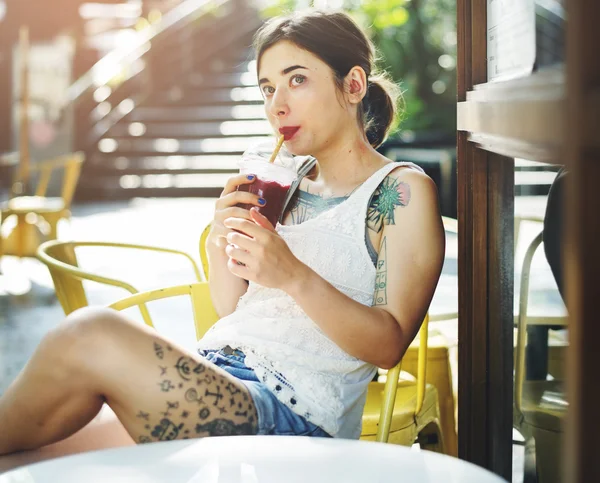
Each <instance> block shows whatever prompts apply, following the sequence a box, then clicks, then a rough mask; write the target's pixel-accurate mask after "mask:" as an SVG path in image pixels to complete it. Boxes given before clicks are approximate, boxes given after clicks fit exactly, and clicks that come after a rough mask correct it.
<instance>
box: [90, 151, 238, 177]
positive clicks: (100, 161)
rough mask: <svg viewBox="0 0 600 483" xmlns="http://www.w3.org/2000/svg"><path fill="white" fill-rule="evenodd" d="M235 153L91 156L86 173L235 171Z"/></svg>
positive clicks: (236, 158)
mask: <svg viewBox="0 0 600 483" xmlns="http://www.w3.org/2000/svg"><path fill="white" fill-rule="evenodd" d="M239 160H240V156H239V155H209V156H182V155H166V156H146V157H133V156H131V157H127V156H118V157H113V156H110V157H109V156H106V155H104V156H103V155H95V156H94V157H92V158H91V159H90V160H89V161H88V162H87V163H86V173H87V172H91V171H93V172H94V173H98V174H101V175H102V174H103V173H104V174H106V173H118V174H136V173H169V172H177V173H179V172H182V173H185V172H190V173H191V172H210V171H214V172H218V171H237V169H238V166H237V163H238V161H239Z"/></svg>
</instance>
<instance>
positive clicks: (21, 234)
mask: <svg viewBox="0 0 600 483" xmlns="http://www.w3.org/2000/svg"><path fill="white" fill-rule="evenodd" d="M83 160H84V155H83V153H80V152H78V153H74V154H68V155H65V156H61V157H59V158H56V159H51V160H48V161H42V162H39V163H37V164H35V165H33V166H32V167H31V168H29V173H27V175H26V176H24V179H21V175H20V174H17V175H16V177H15V179H14V180H13V192H12V194H13V196H12V197H11V198H10V199H9V200H8V201H7V202H6V203H4V204H3V205H2V207H1V208H0V213H1V215H2V216H1V217H0V218H1V220H2V223H1V224H0V237H1V236H2V227H3V226H4V224H5V223H6V222H8V221H9V220H11V219H13V220H14V219H16V224H15V227H14V229H13V230H12V232H10V233H9V234H8V235H7V236H6V239H5V240H4V241H3V253H4V254H5V255H16V256H18V257H28V256H35V254H36V251H37V248H38V247H39V245H40V244H41V242H42V241H43V240H44V239H48V240H55V239H56V238H57V226H58V222H59V221H60V220H61V219H63V218H64V219H69V218H70V216H71V212H70V207H71V201H72V199H73V195H74V193H75V187H76V186H77V181H78V179H79V174H80V172H81V165H82V163H83ZM60 171H62V172H63V178H62V187H61V194H60V196H58V197H49V196H46V193H47V191H48V185H49V183H50V180H51V178H52V176H53V175H54V174H55V173H58V172H60ZM30 175H33V176H36V177H37V186H36V189H35V195H34V196H25V195H21V196H19V195H14V188H15V187H16V186H23V184H24V183H25V182H26V181H25V180H28V179H30ZM0 255H1V253H0Z"/></svg>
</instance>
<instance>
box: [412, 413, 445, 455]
mask: <svg viewBox="0 0 600 483" xmlns="http://www.w3.org/2000/svg"><path fill="white" fill-rule="evenodd" d="M417 443H419V446H420V447H421V449H426V450H428V451H434V452H435V453H445V451H444V438H443V436H442V428H441V426H440V424H439V421H432V422H431V423H429V424H428V425H427V426H425V427H424V428H423V429H422V430H421V431H420V432H419V435H418V436H417Z"/></svg>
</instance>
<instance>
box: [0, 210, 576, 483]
mask: <svg viewBox="0 0 600 483" xmlns="http://www.w3.org/2000/svg"><path fill="white" fill-rule="evenodd" d="M213 207H214V200H211V199H139V200H133V201H131V202H114V203H104V204H93V205H85V206H77V207H75V208H74V210H73V219H72V221H71V223H69V224H65V225H64V226H62V227H61V228H63V231H62V232H61V238H64V239H69V238H71V239H76V240H97V241H106V240H112V241H122V242H130V243H142V244H150V245H157V246H164V247H169V248H176V249H181V250H184V251H186V252H188V253H190V254H191V255H192V256H193V257H194V258H195V259H196V260H197V261H199V256H198V240H199V237H200V233H201V231H202V229H203V228H204V226H205V225H206V224H207V222H208V221H209V220H210V218H211V216H212V211H213ZM539 229H540V226H539V225H535V224H527V223H524V224H523V226H522V230H521V234H520V237H519V246H518V247H517V251H516V259H517V261H518V260H521V259H522V257H523V254H524V250H525V246H526V244H527V243H528V241H529V240H531V239H533V237H534V236H535V234H536V233H537V231H539ZM456 256H457V245H456V237H455V236H454V235H450V234H449V235H448V241H447V254H446V262H445V265H444V270H443V274H442V278H441V280H440V283H439V286H438V289H437V291H436V295H435V297H434V301H433V304H432V308H431V312H432V313H434V314H435V313H445V312H453V311H456V310H457V286H456V284H457V262H456ZM78 257H79V261H80V265H81V267H82V268H84V269H87V270H91V271H94V272H97V273H101V274H103V275H107V276H113V277H116V278H121V279H124V280H127V281H128V282H130V283H131V284H133V285H134V286H135V287H136V288H138V289H140V290H144V289H150V288H156V287H160V286H166V285H174V284H178V283H186V282H188V281H193V280H194V276H193V272H192V270H191V269H190V268H189V266H188V265H187V263H186V262H185V261H184V260H183V259H182V260H178V259H177V257H172V256H168V255H156V254H151V253H148V254H140V253H134V254H132V253H131V252H126V251H118V250H109V249H86V250H83V251H81V252H80V253H79V254H78ZM518 265H519V262H517V266H518ZM1 268H2V273H3V275H0V394H1V393H2V392H4V390H5V389H6V387H7V386H8V384H10V382H11V381H12V380H13V379H14V377H15V376H16V374H17V373H18V372H19V371H20V370H21V368H22V367H23V366H24V364H25V363H26V361H27V359H28V358H29V357H30V355H31V354H32V353H33V351H34V350H35V347H36V346H37V344H38V343H39V341H40V340H41V338H42V337H43V336H44V334H45V333H46V332H47V331H48V330H49V329H50V328H52V327H54V326H55V325H56V324H58V323H60V321H61V319H62V318H63V312H62V309H61V307H60V305H59V304H58V302H57V301H56V299H55V297H54V295H53V287H52V281H51V279H50V277H49V275H48V272H47V270H46V268H45V267H44V266H43V265H42V264H40V263H39V262H38V261H36V260H33V259H25V260H17V259H15V258H13V257H4V258H3V260H2V262H1ZM533 274H534V276H533V277H532V282H531V290H532V296H531V310H532V311H533V312H534V313H535V312H536V311H544V312H545V313H547V312H548V311H550V312H553V313H557V314H560V313H564V307H562V303H561V302H560V298H559V296H558V293H557V292H556V287H555V284H554V282H553V279H552V276H551V273H550V270H549V267H548V266H547V264H546V262H545V260H544V259H543V255H541V250H540V253H538V255H537V256H536V258H535V259H534V271H533ZM517 275H518V270H517ZM86 289H87V290H88V293H89V302H90V304H99V305H106V304H108V303H110V302H112V301H114V300H116V299H118V298H119V297H122V296H125V295H127V294H126V293H125V292H124V291H121V290H120V289H114V288H106V287H105V286H100V285H97V284H93V283H86ZM515 303H517V301H515ZM151 313H152V315H153V319H154V320H155V323H156V325H157V328H158V330H160V331H161V332H163V333H165V334H167V335H168V336H170V337H172V338H173V339H174V340H176V341H177V342H178V343H180V344H181V345H183V346H184V347H188V348H190V349H192V348H193V346H194V339H195V336H194V331H193V327H192V324H191V322H190V320H191V319H190V312H189V307H186V306H185V305H176V303H173V302H168V303H161V304H158V305H157V306H156V307H155V308H152V309H151ZM131 316H132V317H134V318H137V319H138V320H139V319H140V317H139V314H138V313H137V312H136V311H131ZM437 327H438V328H439V329H440V330H441V331H443V333H444V335H445V336H446V338H447V339H448V341H449V343H450V344H451V345H454V347H455V346H456V341H457V328H456V320H452V321H446V322H441V323H438V326H437ZM453 353H454V354H456V351H454V352H453ZM452 363H453V364H452V365H453V366H454V371H453V372H454V376H456V370H455V367H456V359H454V360H453V361H452ZM455 385H456V380H455ZM522 449H523V448H522V446H515V447H514V454H515V464H514V466H515V476H514V479H513V481H521V478H522V475H521V471H522V470H521V469H520V468H522V461H523V460H522V454H523V451H522Z"/></svg>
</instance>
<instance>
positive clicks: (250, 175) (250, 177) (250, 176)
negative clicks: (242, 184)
mask: <svg viewBox="0 0 600 483" xmlns="http://www.w3.org/2000/svg"><path fill="white" fill-rule="evenodd" d="M246 178H248V179H249V180H250V181H252V180H253V179H254V175H253V174H249V175H248V176H246Z"/></svg>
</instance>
